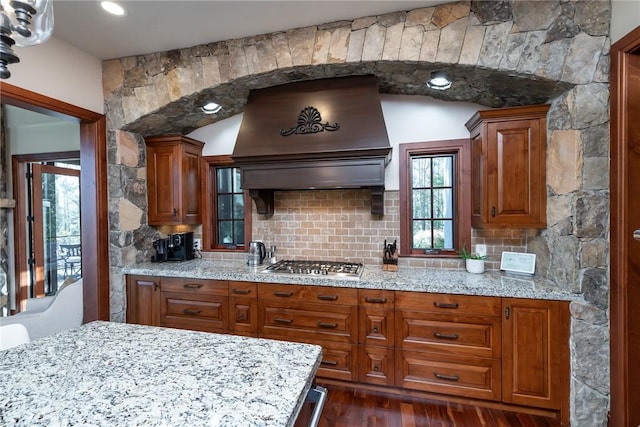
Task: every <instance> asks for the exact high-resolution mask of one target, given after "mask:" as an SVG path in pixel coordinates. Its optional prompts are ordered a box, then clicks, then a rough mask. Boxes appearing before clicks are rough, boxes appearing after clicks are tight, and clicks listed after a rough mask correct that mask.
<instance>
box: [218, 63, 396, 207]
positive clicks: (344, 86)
mask: <svg viewBox="0 0 640 427" xmlns="http://www.w3.org/2000/svg"><path fill="white" fill-rule="evenodd" d="M231 157H232V158H233V160H234V162H235V163H236V165H237V166H238V167H239V168H240V170H241V177H242V178H241V180H242V188H243V189H246V190H249V194H250V196H251V198H252V199H253V200H254V202H255V203H256V207H257V211H258V213H260V214H264V215H267V216H270V215H273V212H274V202H273V201H274V191H276V190H304V189H338V188H369V189H370V190H371V213H372V214H379V215H382V214H383V213H384V169H385V166H386V165H387V164H388V163H389V160H390V159H391V145H390V144H389V137H388V135H387V128H386V126H385V124H384V118H383V116H382V107H381V106H380V95H379V93H378V85H377V81H376V78H375V76H371V75H367V76H351V77H340V78H332V79H322V80H312V81H304V82H296V83H289V84H285V85H281V86H274V87H270V88H266V89H259V90H253V91H251V92H250V94H249V98H248V100H247V106H246V108H245V110H244V115H243V118H242V123H241V125H240V131H239V133H238V140H237V141H236V145H235V148H234V150H233V154H232V155H231Z"/></svg>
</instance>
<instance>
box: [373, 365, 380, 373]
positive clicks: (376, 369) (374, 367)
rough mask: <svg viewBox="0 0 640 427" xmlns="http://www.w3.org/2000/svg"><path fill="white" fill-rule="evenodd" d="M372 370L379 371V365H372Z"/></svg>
mask: <svg viewBox="0 0 640 427" xmlns="http://www.w3.org/2000/svg"><path fill="white" fill-rule="evenodd" d="M373 371H374V372H379V371H380V366H378V365H377V364H376V365H373Z"/></svg>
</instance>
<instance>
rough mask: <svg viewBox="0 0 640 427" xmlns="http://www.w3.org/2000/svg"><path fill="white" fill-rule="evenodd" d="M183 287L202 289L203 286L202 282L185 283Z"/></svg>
mask: <svg viewBox="0 0 640 427" xmlns="http://www.w3.org/2000/svg"><path fill="white" fill-rule="evenodd" d="M183 287H184V288H186V289H200V288H201V287H202V283H185V284H184V285H183Z"/></svg>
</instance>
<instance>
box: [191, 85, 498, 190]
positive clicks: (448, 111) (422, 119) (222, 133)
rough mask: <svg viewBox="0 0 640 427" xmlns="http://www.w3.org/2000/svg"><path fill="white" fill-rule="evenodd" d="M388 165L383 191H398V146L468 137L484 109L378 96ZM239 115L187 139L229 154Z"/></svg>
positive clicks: (216, 152)
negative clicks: (468, 124) (472, 123)
mask: <svg viewBox="0 0 640 427" xmlns="http://www.w3.org/2000/svg"><path fill="white" fill-rule="evenodd" d="M380 99H381V103H382V113H383V115H384V120H385V124H386V126H387V133H388V135H389V143H390V144H391V147H392V155H391V163H389V165H388V166H387V168H386V170H385V188H386V189H387V190H397V189H398V188H400V183H399V163H398V152H399V150H398V145H399V144H401V143H406V142H420V141H438V140H446V139H459V138H468V137H469V131H468V130H467V128H466V127H465V126H464V124H465V123H466V121H467V120H469V118H471V116H472V115H473V114H474V113H475V112H476V111H478V110H486V109H487V107H484V106H481V105H477V104H472V103H468V102H446V101H439V100H437V99H433V98H430V97H427V96H410V95H381V96H380ZM241 121H242V114H238V115H236V116H233V117H230V118H228V119H225V120H221V121H219V122H217V123H214V124H211V125H209V126H205V127H202V128H200V129H197V130H195V131H194V132H192V133H190V134H189V135H188V136H189V137H191V138H193V139H197V140H199V141H202V142H204V143H205V146H204V149H203V155H205V156H216V155H224V154H231V153H232V152H233V147H234V146H235V142H236V139H237V138H238V131H239V130H240V122H241Z"/></svg>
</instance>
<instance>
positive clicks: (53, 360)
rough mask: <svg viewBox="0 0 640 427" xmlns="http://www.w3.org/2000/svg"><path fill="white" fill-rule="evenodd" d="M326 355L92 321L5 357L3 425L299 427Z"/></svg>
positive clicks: (1, 360)
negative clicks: (319, 368)
mask: <svg viewBox="0 0 640 427" xmlns="http://www.w3.org/2000/svg"><path fill="white" fill-rule="evenodd" d="M321 352H322V351H321V348H320V347H319V346H316V345H308V344H298V343H291V342H284V341H273V340H266V339H256V338H248V337H240V336H234V335H221V334H213V333H204V332H195V331H187V330H179V329H168V328H158V327H151V326H142V325H130V324H121V323H112V322H102V321H97V322H92V323H89V324H86V325H83V326H81V327H79V328H76V329H72V330H69V331H65V332H63V333H60V334H56V335H52V336H49V337H45V338H42V339H40V340H37V341H34V342H32V343H30V344H27V345H22V346H18V347H15V348H13V349H9V350H6V351H4V352H0V354H1V356H0V372H2V373H3V384H2V393H1V394H0V425H2V426H51V425H60V426H67V425H92V426H141V425H144V426H160V425H162V426H183V425H184V426H187V425H188V426H234V427H235V426H274V427H275V426H278V427H281V426H293V425H294V423H295V420H296V417H297V415H298V413H299V411H300V408H301V407H302V404H303V403H304V400H305V396H306V395H307V392H308V391H309V389H310V387H311V384H312V381H313V379H314V376H315V373H316V370H317V368H318V366H319V363H320V357H321Z"/></svg>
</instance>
